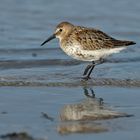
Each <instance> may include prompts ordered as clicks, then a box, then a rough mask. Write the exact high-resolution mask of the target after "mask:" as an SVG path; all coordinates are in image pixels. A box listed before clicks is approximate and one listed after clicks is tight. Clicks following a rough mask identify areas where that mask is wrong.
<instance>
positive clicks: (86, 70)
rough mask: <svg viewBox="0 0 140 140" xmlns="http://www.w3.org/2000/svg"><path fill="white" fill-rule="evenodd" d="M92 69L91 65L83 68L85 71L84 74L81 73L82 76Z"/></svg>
mask: <svg viewBox="0 0 140 140" xmlns="http://www.w3.org/2000/svg"><path fill="white" fill-rule="evenodd" d="M91 67H92V65H91V64H90V65H87V67H86V68H85V70H84V73H83V76H84V75H87V73H88V71H89V69H90V68H91Z"/></svg>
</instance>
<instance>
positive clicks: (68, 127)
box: [57, 87, 127, 134]
mask: <svg viewBox="0 0 140 140" xmlns="http://www.w3.org/2000/svg"><path fill="white" fill-rule="evenodd" d="M83 90H84V95H86V98H84V99H83V100H81V101H80V102H77V103H75V104H67V105H65V106H64V107H63V108H62V109H61V112H60V120H61V123H60V124H59V125H58V127H57V128H58V129H57V130H58V132H59V133H60V134H68V133H91V132H92V133H101V132H105V131H109V127H108V126H106V125H104V124H102V123H99V121H98V123H97V120H105V119H112V118H118V117H125V116H127V114H125V113H120V112H117V111H114V110H112V109H111V107H110V106H107V104H105V103H104V101H103V99H102V98H97V97H96V96H95V93H94V91H93V89H92V88H87V87H84V88H83Z"/></svg>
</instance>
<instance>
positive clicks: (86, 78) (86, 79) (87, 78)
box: [82, 76, 91, 81]
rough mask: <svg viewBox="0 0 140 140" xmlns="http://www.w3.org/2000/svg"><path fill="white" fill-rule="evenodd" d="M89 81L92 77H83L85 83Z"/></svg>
mask: <svg viewBox="0 0 140 140" xmlns="http://www.w3.org/2000/svg"><path fill="white" fill-rule="evenodd" d="M89 79H91V77H90V76H83V77H82V80H84V81H88V80H89Z"/></svg>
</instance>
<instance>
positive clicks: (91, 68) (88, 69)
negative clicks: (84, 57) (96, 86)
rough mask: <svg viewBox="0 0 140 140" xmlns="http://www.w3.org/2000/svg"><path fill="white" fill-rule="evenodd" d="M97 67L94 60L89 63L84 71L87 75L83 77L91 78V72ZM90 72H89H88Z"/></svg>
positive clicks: (85, 78)
mask: <svg viewBox="0 0 140 140" xmlns="http://www.w3.org/2000/svg"><path fill="white" fill-rule="evenodd" d="M94 67H95V62H94V61H93V62H92V64H91V65H88V66H87V67H86V69H85V71H84V75H87V76H85V77H83V79H84V80H88V79H90V74H91V72H92V70H93V69H94ZM87 73H88V74H87Z"/></svg>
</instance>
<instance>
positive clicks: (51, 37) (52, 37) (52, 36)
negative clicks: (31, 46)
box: [41, 34, 55, 46]
mask: <svg viewBox="0 0 140 140" xmlns="http://www.w3.org/2000/svg"><path fill="white" fill-rule="evenodd" d="M54 38H55V34H53V35H51V36H50V37H49V38H48V39H47V40H45V41H44V42H43V43H42V44H41V46H43V45H44V44H45V43H47V42H49V41H50V40H52V39H54Z"/></svg>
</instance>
